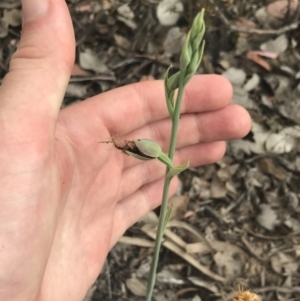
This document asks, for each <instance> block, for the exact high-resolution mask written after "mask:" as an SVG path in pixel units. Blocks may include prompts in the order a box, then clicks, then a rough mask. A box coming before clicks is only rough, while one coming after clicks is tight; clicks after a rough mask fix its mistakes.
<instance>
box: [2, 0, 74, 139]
mask: <svg viewBox="0 0 300 301" xmlns="http://www.w3.org/2000/svg"><path fill="white" fill-rule="evenodd" d="M22 13H23V28H22V34H21V40H20V42H19V44H18V48H17V51H16V52H15V54H14V55H13V56H12V59H11V63H10V70H9V72H8V74H7V75H6V76H5V78H4V80H3V82H2V86H1V87H0V109H1V112H5V117H6V119H5V123H4V126H5V124H7V127H8V128H9V125H12V124H13V125H14V124H16V123H17V124H18V125H19V129H20V130H21V131H22V130H23V131H26V133H27V134H26V135H28V133H30V131H32V130H33V131H34V130H36V129H38V130H39V131H40V130H41V131H45V130H46V129H47V130H48V131H49V129H50V128H51V126H50V125H51V124H52V125H53V126H52V128H51V129H50V130H51V131H54V125H55V122H54V121H55V119H56V118H57V115H58V113H59V109H60V106H61V102H62V100H63V96H64V93H65V89H66V87H67V84H68V81H69V77H70V74H71V68H72V66H73V63H74V55H75V41H74V31H73V27H72V22H71V18H70V14H69V11H68V8H67V5H66V3H65V0H22ZM32 117H33V118H32ZM14 122H16V123H14ZM49 122H51V123H49ZM19 129H17V131H16V129H14V130H15V132H19V134H20V130H19ZM27 137H28V136H27Z"/></svg>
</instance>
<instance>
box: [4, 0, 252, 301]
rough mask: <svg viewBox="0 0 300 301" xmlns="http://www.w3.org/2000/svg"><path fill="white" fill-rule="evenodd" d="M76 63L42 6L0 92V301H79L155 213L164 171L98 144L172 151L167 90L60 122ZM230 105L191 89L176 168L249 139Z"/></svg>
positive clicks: (200, 85) (54, 15)
mask: <svg viewBox="0 0 300 301" xmlns="http://www.w3.org/2000/svg"><path fill="white" fill-rule="evenodd" d="M30 1H32V0H23V1H22V3H23V6H24V7H25V6H26V5H27V4H28V3H29V2H30ZM74 55H75V41H74V32H73V28H72V23H71V19H70V15H69V12H68V9H67V7H66V5H65V1H64V0H49V8H48V10H47V12H46V13H45V14H43V15H40V16H39V17H35V18H30V19H29V20H28V19H27V22H26V23H25V24H24V26H23V30H22V38H21V41H20V43H19V46H18V50H17V52H16V53H15V54H14V56H13V58H12V60H11V64H10V71H9V73H8V74H7V75H6V77H5V79H4V81H3V84H2V86H1V87H0V145H1V147H0V187H1V193H0V300H10V301H17V300H18V301H19V300H22V301H31V300H34V301H36V300H41V301H53V300H55V301H63V300H71V301H77V300H78V301H81V300H82V299H83V298H84V296H85V294H86V292H87V290H88V288H89V287H90V286H91V285H92V284H93V282H94V281H95V279H96V278H97V276H98V274H99V272H100V270H101V268H102V266H103V263H104V261H105V258H106V256H107V254H108V252H109V250H110V249H111V248H112V247H113V246H114V244H115V243H116V242H117V241H118V239H119V238H120V236H121V235H122V234H123V233H124V231H125V230H126V229H127V228H128V227H129V226H131V225H132V224H133V223H135V222H136V221H137V220H139V219H140V218H141V217H142V216H144V215H145V214H146V213H147V212H149V211H150V210H151V209H153V208H155V207H157V206H159V204H160V200H161V192H162V186H163V176H164V171H165V167H164V166H163V164H162V163H160V162H158V161H157V162H156V161H147V162H144V161H143V162H142V161H138V160H136V159H134V158H130V157H128V156H126V155H124V154H123V153H121V152H120V151H118V150H115V149H114V148H113V147H111V146H110V145H106V144H100V143H98V142H99V141H103V140H107V139H108V138H109V137H110V136H112V135H115V134H118V135H120V136H122V137H125V138H127V139H135V138H149V139H153V140H156V141H157V142H159V143H160V144H161V146H162V148H163V149H164V150H165V151H167V148H168V141H169V135H170V127H171V122H170V120H169V119H168V112H167V108H166V105H165V100H164V92H163V82H162V81H151V82H143V83H138V84H134V85H130V86H127V87H123V88H119V89H115V90H113V91H110V92H107V93H103V94H101V95H97V96H95V97H93V98H91V99H88V100H86V101H84V102H81V103H78V104H75V105H72V106H70V107H68V108H66V109H63V110H60V106H61V103H62V100H63V96H64V93H65V90H66V87H67V84H68V80H69V77H70V73H71V69H72V66H73V63H74ZM231 97H232V88H231V86H230V84H229V83H228V82H227V81H226V80H225V79H223V78H222V77H220V76H217V75H203V76H195V77H194V78H193V79H192V80H191V82H190V83H189V84H188V87H187V89H186V93H185V97H184V101H183V107H182V115H181V120H180V122H181V124H180V129H179V136H178V143H177V152H176V155H175V164H182V163H184V162H186V160H187V159H188V158H190V162H191V165H192V166H198V165H203V164H209V163H212V162H215V161H217V160H219V159H220V158H221V157H222V156H223V155H224V152H225V142H224V141H225V140H228V139H236V138H240V137H242V136H244V135H246V134H247V132H248V131H249V129H250V124H251V121H250V117H249V115H248V113H247V112H246V111H245V110H244V109H243V108H241V107H239V106H236V105H230V99H231ZM177 183H178V181H177V180H176V179H174V180H173V181H172V185H171V193H174V192H175V190H176V187H177Z"/></svg>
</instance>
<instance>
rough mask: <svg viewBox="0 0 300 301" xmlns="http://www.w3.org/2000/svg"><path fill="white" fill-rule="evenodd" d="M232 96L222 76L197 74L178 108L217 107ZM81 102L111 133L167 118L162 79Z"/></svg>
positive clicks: (185, 110) (190, 110)
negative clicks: (180, 106)
mask: <svg viewBox="0 0 300 301" xmlns="http://www.w3.org/2000/svg"><path fill="white" fill-rule="evenodd" d="M231 97H232V87H231V85H230V83H229V82H228V80H226V79H225V78H223V77H222V76H219V75H197V76H195V77H193V78H192V80H191V81H190V83H189V84H188V85H187V87H186V89H185V93H184V99H183V104H182V108H181V111H182V112H183V113H195V112H207V111H212V110H219V109H221V108H223V107H224V106H226V105H227V104H228V103H229V102H230V100H231ZM80 105H81V106H82V105H84V106H85V109H87V110H88V111H89V114H90V118H91V119H95V120H99V119H100V120H102V121H103V123H104V124H105V125H106V126H107V128H108V130H109V132H110V133H111V134H112V135H113V134H119V135H126V134H128V133H129V132H131V131H134V130H136V129H138V128H140V127H142V126H144V125H146V124H148V123H151V122H154V121H157V120H160V119H162V118H166V117H168V111H167V106H166V100H165V94H164V87H163V81H149V82H140V83H138V84H132V85H129V86H126V87H122V88H119V89H115V90H113V91H110V92H107V93H104V94H102V95H98V96H95V97H93V98H91V99H90V100H88V101H86V102H84V103H83V104H78V106H80ZM108 108H109V109H108Z"/></svg>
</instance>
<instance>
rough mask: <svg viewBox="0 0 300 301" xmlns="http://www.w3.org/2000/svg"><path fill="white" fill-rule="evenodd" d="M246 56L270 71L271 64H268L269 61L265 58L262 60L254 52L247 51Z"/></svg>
mask: <svg viewBox="0 0 300 301" xmlns="http://www.w3.org/2000/svg"><path fill="white" fill-rule="evenodd" d="M247 58H248V59H249V60H251V61H253V62H255V63H256V64H258V65H260V66H261V67H263V68H264V69H266V70H267V71H271V66H270V65H269V63H268V62H267V61H266V60H264V59H263V58H261V57H260V56H259V55H258V54H257V53H256V52H254V51H248V52H247Z"/></svg>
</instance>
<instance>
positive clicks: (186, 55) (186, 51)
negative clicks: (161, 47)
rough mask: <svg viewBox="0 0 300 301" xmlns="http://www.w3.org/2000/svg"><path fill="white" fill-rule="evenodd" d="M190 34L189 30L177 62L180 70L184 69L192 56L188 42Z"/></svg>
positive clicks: (183, 70)
mask: <svg viewBox="0 0 300 301" xmlns="http://www.w3.org/2000/svg"><path fill="white" fill-rule="evenodd" d="M190 35H191V32H189V33H188V34H187V36H186V39H185V41H184V44H183V47H182V51H181V56H180V62H179V68H180V71H181V72H184V73H185V71H186V68H187V66H188V65H189V63H190V61H191V57H192V47H191V43H190Z"/></svg>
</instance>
